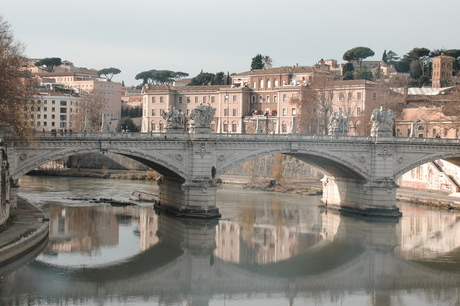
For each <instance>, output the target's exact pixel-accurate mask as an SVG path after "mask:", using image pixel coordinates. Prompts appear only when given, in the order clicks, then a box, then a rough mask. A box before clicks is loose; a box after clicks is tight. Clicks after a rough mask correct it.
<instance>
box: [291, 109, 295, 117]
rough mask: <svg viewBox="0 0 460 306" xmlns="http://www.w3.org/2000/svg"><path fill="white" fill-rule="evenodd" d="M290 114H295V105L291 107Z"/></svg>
mask: <svg viewBox="0 0 460 306" xmlns="http://www.w3.org/2000/svg"><path fill="white" fill-rule="evenodd" d="M291 114H292V116H295V114H296V109H295V107H293V108H292V109H291Z"/></svg>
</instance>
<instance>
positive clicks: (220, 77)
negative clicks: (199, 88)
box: [214, 71, 226, 85]
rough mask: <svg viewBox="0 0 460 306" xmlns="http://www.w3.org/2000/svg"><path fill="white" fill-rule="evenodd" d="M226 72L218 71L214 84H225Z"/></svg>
mask: <svg viewBox="0 0 460 306" xmlns="http://www.w3.org/2000/svg"><path fill="white" fill-rule="evenodd" d="M224 77H225V73H224V72H223V71H221V72H218V73H216V75H215V77H214V84H215V85H225V84H226V82H225V80H224Z"/></svg>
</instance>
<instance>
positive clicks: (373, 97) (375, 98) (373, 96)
mask: <svg viewBox="0 0 460 306" xmlns="http://www.w3.org/2000/svg"><path fill="white" fill-rule="evenodd" d="M372 100H374V101H375V100H377V93H376V92H373V93H372Z"/></svg>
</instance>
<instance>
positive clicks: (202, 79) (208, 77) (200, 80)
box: [188, 70, 214, 86]
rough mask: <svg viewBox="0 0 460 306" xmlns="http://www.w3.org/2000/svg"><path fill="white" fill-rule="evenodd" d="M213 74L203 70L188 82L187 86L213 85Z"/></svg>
mask: <svg viewBox="0 0 460 306" xmlns="http://www.w3.org/2000/svg"><path fill="white" fill-rule="evenodd" d="M213 80H214V74H213V73H209V72H203V70H202V71H201V72H200V73H199V74H198V75H197V76H196V77H194V78H192V80H191V81H190V83H189V84H188V86H199V85H213Z"/></svg>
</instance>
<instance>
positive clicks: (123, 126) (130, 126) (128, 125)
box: [116, 117, 139, 132]
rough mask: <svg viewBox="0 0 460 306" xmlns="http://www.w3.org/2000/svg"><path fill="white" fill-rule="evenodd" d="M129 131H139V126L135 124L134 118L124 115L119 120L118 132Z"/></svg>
mask: <svg viewBox="0 0 460 306" xmlns="http://www.w3.org/2000/svg"><path fill="white" fill-rule="evenodd" d="M122 130H124V131H129V132H139V127H138V126H137V125H135V124H134V122H133V120H132V119H131V118H130V117H123V118H121V119H120V120H118V124H117V128H116V131H117V132H121V131H122Z"/></svg>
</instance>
